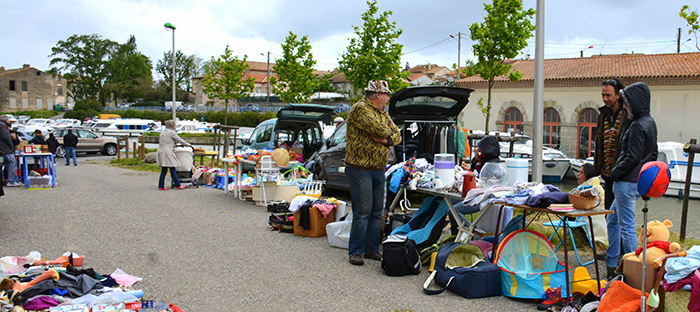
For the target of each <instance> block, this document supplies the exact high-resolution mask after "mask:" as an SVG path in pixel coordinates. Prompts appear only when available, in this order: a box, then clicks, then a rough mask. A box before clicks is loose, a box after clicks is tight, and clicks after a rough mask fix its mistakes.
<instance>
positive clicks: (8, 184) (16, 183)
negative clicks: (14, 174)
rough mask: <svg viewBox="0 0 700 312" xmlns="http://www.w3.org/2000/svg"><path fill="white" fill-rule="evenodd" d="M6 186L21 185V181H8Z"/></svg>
mask: <svg viewBox="0 0 700 312" xmlns="http://www.w3.org/2000/svg"><path fill="white" fill-rule="evenodd" d="M7 186H10V187H12V186H22V183H20V182H13V183H9V182H8V183H7Z"/></svg>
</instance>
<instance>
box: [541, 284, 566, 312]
mask: <svg viewBox="0 0 700 312" xmlns="http://www.w3.org/2000/svg"><path fill="white" fill-rule="evenodd" d="M562 303H563V302H562V300H561V287H550V288H548V289H547V290H546V291H545V295H544V298H543V299H542V302H540V303H539V304H538V305H537V310H540V311H544V310H547V309H549V308H551V307H555V306H560V305H562Z"/></svg>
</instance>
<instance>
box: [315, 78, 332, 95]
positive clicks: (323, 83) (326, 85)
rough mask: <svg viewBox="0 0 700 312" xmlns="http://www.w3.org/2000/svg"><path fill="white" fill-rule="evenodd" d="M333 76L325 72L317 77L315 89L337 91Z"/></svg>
mask: <svg viewBox="0 0 700 312" xmlns="http://www.w3.org/2000/svg"><path fill="white" fill-rule="evenodd" d="M331 77H333V74H325V75H322V76H318V77H316V82H315V84H316V85H315V86H314V90H318V92H335V88H333V85H332V84H331V81H330V79H331Z"/></svg>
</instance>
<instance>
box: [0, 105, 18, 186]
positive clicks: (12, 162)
mask: <svg viewBox="0 0 700 312" xmlns="http://www.w3.org/2000/svg"><path fill="white" fill-rule="evenodd" d="M11 128H12V126H11V125H10V122H9V121H8V117H7V115H0V157H2V158H3V161H4V163H5V172H6V173H7V186H20V185H22V183H20V182H19V178H18V177H17V159H16V158H15V146H17V144H19V137H18V136H17V133H16V132H14V131H10V129H11ZM0 180H2V179H0Z"/></svg>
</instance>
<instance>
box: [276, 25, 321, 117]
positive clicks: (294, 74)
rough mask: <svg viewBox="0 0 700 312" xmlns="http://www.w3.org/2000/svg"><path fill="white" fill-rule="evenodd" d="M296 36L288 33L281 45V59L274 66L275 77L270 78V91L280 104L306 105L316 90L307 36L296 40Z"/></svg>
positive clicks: (312, 59) (313, 62) (312, 57)
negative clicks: (275, 95) (278, 99)
mask: <svg viewBox="0 0 700 312" xmlns="http://www.w3.org/2000/svg"><path fill="white" fill-rule="evenodd" d="M297 38H298V37H297V35H296V34H294V33H293V32H291V31H290V32H289V36H287V38H286V40H285V41H284V43H283V44H282V51H283V52H282V54H283V55H282V58H281V59H278V60H277V61H276V64H275V66H274V69H275V71H277V76H276V77H272V78H270V82H271V84H272V91H273V92H274V93H275V94H277V95H278V96H279V97H280V99H281V100H282V102H286V103H306V102H308V101H309V98H311V95H312V94H313V92H314V91H315V90H316V85H317V83H316V82H315V81H314V73H313V71H314V68H313V67H314V65H316V61H314V56H313V54H312V53H311V45H310V44H309V39H308V36H304V37H301V39H299V40H297Z"/></svg>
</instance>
